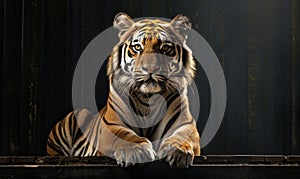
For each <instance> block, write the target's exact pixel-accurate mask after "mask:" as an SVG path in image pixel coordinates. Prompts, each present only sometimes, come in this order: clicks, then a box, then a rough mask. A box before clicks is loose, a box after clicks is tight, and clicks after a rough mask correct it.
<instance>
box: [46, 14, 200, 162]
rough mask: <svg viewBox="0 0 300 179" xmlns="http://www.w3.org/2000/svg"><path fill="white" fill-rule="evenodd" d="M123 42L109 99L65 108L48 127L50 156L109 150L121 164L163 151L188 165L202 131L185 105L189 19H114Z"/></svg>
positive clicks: (190, 64) (112, 67) (113, 64)
mask: <svg viewBox="0 0 300 179" xmlns="http://www.w3.org/2000/svg"><path fill="white" fill-rule="evenodd" d="M114 27H115V28H116V29H117V30H118V31H119V38H120V42H119V43H118V44H117V45H116V46H115V47H114V49H113V52H112V54H111V56H110V58H109V62H108V66H107V75H108V77H109V84H110V86H109V96H108V100H107V105H106V106H105V107H104V108H103V109H102V110H101V111H100V112H99V113H98V114H96V115H92V114H91V113H90V112H89V111H88V110H87V109H82V110H77V111H75V112H71V113H69V114H68V115H67V116H66V117H65V118H64V119H63V120H62V121H60V122H58V123H57V124H56V126H55V127H54V128H53V130H52V131H51V132H50V134H49V138H48V141H47V152H48V154H49V155H66V156H102V155H105V156H110V157H113V158H115V159H116V160H117V162H118V164H120V165H121V166H129V165H134V164H135V163H142V162H149V161H153V160H155V159H161V158H164V159H165V160H166V161H167V162H168V163H169V164H170V166H171V167H188V166H189V165H191V164H192V161H193V158H194V156H195V155H200V145H199V143H200V137H199V134H198V131H197V128H196V122H195V120H194V119H193V117H192V115H191V114H190V111H189V102H188V97H187V87H188V85H189V84H190V83H191V81H192V79H193V77H194V73H195V67H194V66H195V65H194V59H193V57H192V53H191V51H190V49H189V48H188V47H187V45H186V44H185V41H186V38H187V32H188V30H189V29H190V28H191V24H190V22H189V20H188V18H186V17H185V16H182V15H178V16H176V17H175V18H174V19H173V20H172V21H171V22H170V23H169V22H164V21H161V20H149V19H146V20H141V21H138V22H133V20H132V19H131V18H130V17H129V16H128V15H126V14H124V13H119V14H118V15H117V16H116V17H115V20H114Z"/></svg>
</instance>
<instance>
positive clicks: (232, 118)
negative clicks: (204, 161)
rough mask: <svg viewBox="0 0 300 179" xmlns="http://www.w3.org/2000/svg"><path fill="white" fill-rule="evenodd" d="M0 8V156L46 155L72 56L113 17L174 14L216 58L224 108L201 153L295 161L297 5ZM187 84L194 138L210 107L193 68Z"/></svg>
mask: <svg viewBox="0 0 300 179" xmlns="http://www.w3.org/2000/svg"><path fill="white" fill-rule="evenodd" d="M0 2H1V3H0V38H1V39H0V41H1V42H2V43H1V44H0V45H1V46H0V64H1V68H0V79H1V88H0V97H1V98H0V102H1V103H0V104H1V107H0V115H1V119H0V155H45V142H46V138H47V135H48V133H49V131H50V130H51V128H52V127H53V125H54V124H55V123H56V122H57V121H59V120H60V119H62V117H63V116H64V115H66V114H67V113H68V112H69V111H71V110H72V100H71V96H72V93H71V85H72V77H73V72H74V69H75V67H76V63H77V61H78V59H79V57H80V54H81V53H82V51H83V50H84V48H85V47H86V45H87V44H88V43H89V42H90V41H91V40H92V39H93V38H94V37H96V36H97V35H98V34H99V33H100V32H102V31H103V30H105V29H106V28H108V27H110V26H111V25H112V20H113V18H114V16H115V15H116V14H117V13H118V12H120V11H123V12H127V13H129V14H130V15H131V16H132V17H133V18H138V17H145V16H155V17H165V18H169V19H170V18H173V17H174V16H175V15H177V14H178V13H183V14H184V15H186V16H188V17H190V19H191V20H192V22H193V28H194V29H195V30H196V31H198V32H199V33H200V34H201V35H202V36H203V37H204V38H205V39H206V40H207V41H208V43H209V44H210V45H211V47H212V48H213V50H214V51H215V53H216V55H217V56H218V58H219V60H220V63H221V64H222V66H223V69H224V73H225V78H226V83H227V107H226V113H225V116H224V120H223V123H222V125H221V127H220V129H219V131H218V133H217V135H216V136H215V138H214V139H213V141H212V142H211V143H210V144H209V145H208V146H207V147H206V148H204V149H203V154H284V155H287V154H300V114H299V111H300V109H299V108H300V107H299V102H300V101H299V100H300V96H299V93H300V86H299V85H300V84H299V82H300V81H299V80H300V79H299V78H300V62H299V59H300V58H299V57H300V56H299V50H300V48H299V38H300V37H299V35H300V31H299V22H300V14H299V12H300V8H299V7H300V3H299V1H297V0H190V1H181V0H176V1H173V0H164V1H162V0H151V1H139V0H131V1H117V0H109V1H104V0H41V1H39V0H1V1H0ZM104 43H105V42H104ZM99 79H100V81H101V85H98V87H97V89H96V94H97V95H96V96H97V99H98V98H99V106H100V107H101V105H103V104H104V102H105V98H106V94H107V84H106V83H105V82H106V81H105V78H104V72H103V71H102V72H100V77H99ZM196 83H197V85H198V87H199V89H200V99H201V113H200V117H199V120H198V121H199V122H198V125H199V130H200V132H201V130H202V129H203V127H204V125H205V123H206V120H207V116H208V114H209V109H210V106H209V94H210V89H209V86H208V85H207V80H206V77H205V74H204V73H203V71H201V69H199V72H198V76H197V79H196ZM103 84H104V85H103ZM99 86H100V87H99Z"/></svg>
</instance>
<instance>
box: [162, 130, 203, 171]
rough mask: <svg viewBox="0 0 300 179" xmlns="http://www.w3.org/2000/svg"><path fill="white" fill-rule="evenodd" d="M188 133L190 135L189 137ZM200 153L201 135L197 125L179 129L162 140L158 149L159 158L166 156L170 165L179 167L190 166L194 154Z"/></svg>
mask: <svg viewBox="0 0 300 179" xmlns="http://www.w3.org/2000/svg"><path fill="white" fill-rule="evenodd" d="M191 127H192V128H191ZM191 129H193V131H192V133H191V132H190V130H191ZM186 134H189V135H190V136H188V137H187V136H186ZM199 155H200V137H199V133H198V131H197V129H196V127H193V126H184V127H182V128H181V129H178V130H177V132H176V133H175V134H174V135H172V136H171V137H169V138H166V139H165V140H164V141H163V142H162V144H161V146H160V148H159V150H158V156H159V158H164V159H165V160H166V162H168V163H169V165H170V167H178V168H188V167H189V166H190V165H191V164H192V163H193V159H194V156H199Z"/></svg>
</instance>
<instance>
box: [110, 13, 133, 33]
mask: <svg viewBox="0 0 300 179" xmlns="http://www.w3.org/2000/svg"><path fill="white" fill-rule="evenodd" d="M133 24H134V21H133V20H132V19H131V17H130V16H129V15H127V14H125V13H123V12H120V13H118V14H117V15H116V16H115V19H114V28H115V29H117V30H118V32H119V37H121V36H122V35H123V34H124V33H125V32H126V31H127V30H128V29H129V28H130V27H131V26H132V25H133Z"/></svg>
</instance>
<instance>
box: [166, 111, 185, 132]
mask: <svg viewBox="0 0 300 179" xmlns="http://www.w3.org/2000/svg"><path fill="white" fill-rule="evenodd" d="M180 113H181V111H178V112H177V113H176V114H175V115H174V116H173V117H172V118H171V119H170V120H169V122H168V123H167V125H166V127H165V129H164V132H163V133H162V137H163V136H164V135H165V134H166V133H167V132H168V130H169V129H170V128H171V127H172V125H173V124H174V122H175V121H176V120H177V118H178V117H179V115H180Z"/></svg>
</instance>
